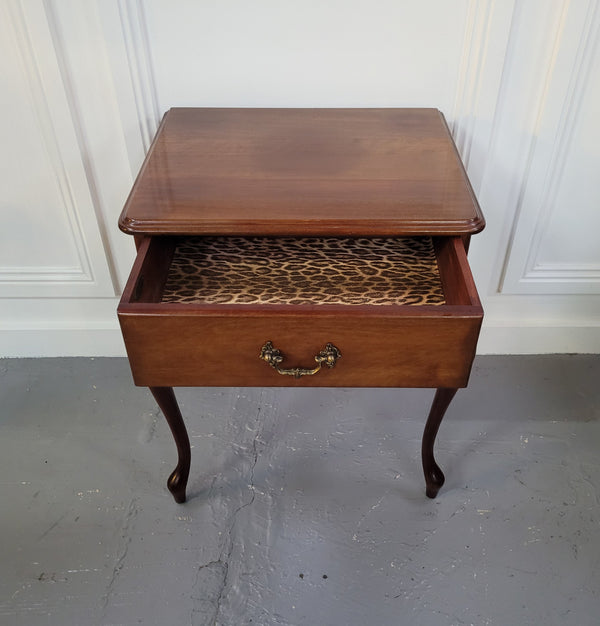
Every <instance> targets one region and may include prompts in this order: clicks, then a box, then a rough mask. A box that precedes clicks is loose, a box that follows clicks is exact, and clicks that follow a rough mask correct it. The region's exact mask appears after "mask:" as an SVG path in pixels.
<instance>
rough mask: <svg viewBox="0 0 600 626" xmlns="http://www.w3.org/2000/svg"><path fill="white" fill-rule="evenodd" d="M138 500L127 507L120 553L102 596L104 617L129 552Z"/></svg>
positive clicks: (135, 499) (132, 501)
mask: <svg viewBox="0 0 600 626" xmlns="http://www.w3.org/2000/svg"><path fill="white" fill-rule="evenodd" d="M137 500H138V499H137V498H136V497H133V498H131V500H130V501H129V505H128V507H127V512H126V514H125V517H124V518H123V524H122V526H121V533H120V534H121V541H122V543H121V546H120V549H119V551H118V552H117V557H116V560H115V563H114V565H113V569H112V573H111V576H110V579H109V581H108V584H107V585H106V591H105V592H104V595H103V596H102V609H101V615H102V616H104V613H105V611H106V609H107V607H108V603H109V600H110V596H111V595H112V592H113V587H114V584H115V582H116V580H117V578H118V577H119V574H120V572H121V570H122V569H123V565H124V563H125V559H126V557H127V552H128V551H129V544H130V543H131V532H130V531H131V528H132V526H133V523H134V521H135V518H136V517H137V514H138V507H137Z"/></svg>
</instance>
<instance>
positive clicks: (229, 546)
mask: <svg viewBox="0 0 600 626" xmlns="http://www.w3.org/2000/svg"><path fill="white" fill-rule="evenodd" d="M261 397H262V396H261ZM260 412H261V411H260V406H259V407H258V411H257V414H256V420H255V426H256V431H255V434H254V438H253V440H252V466H251V467H250V481H249V483H248V488H249V489H250V494H251V495H250V499H249V500H248V502H244V503H243V504H241V505H240V506H238V508H237V509H236V510H235V511H234V512H233V513H232V515H231V517H232V522H231V524H230V525H229V529H228V531H227V537H228V541H227V544H226V550H227V552H226V554H225V555H224V552H225V546H224V547H223V551H222V552H221V555H220V556H219V558H218V560H217V563H220V564H221V565H222V566H223V581H222V583H221V586H220V588H219V593H218V595H217V598H216V601H215V616H214V619H213V621H212V624H211V626H217V624H218V619H219V614H220V612H221V601H222V599H223V596H224V594H225V589H227V584H228V581H229V561H230V559H231V555H232V553H233V548H234V542H233V534H234V529H235V526H236V524H237V521H238V518H239V514H240V511H242V510H243V509H245V508H247V507H249V506H251V505H252V504H253V503H254V499H255V498H256V492H255V487H254V471H255V468H256V465H257V463H258V442H259V439H260V434H261V432H260V425H259V422H260Z"/></svg>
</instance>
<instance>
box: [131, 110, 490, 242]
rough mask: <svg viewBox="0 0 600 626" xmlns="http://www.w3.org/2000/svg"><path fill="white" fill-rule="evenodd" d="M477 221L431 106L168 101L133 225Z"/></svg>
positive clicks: (443, 230)
mask: <svg viewBox="0 0 600 626" xmlns="http://www.w3.org/2000/svg"><path fill="white" fill-rule="evenodd" d="M484 224H485V222H484V219H483V216H482V214H481V210H480V209H479V206H478V204H477V200H476V199H475V196H474V194H473V191H472V189H471V186H470V184H469V181H468V179H467V176H466V174H465V172H464V169H463V166H462V163H461V161H460V158H459V156H458V154H457V151H456V148H455V146H454V143H453V141H452V138H451V136H450V133H449V131H448V127H447V125H446V123H445V120H444V118H443V116H442V114H441V113H440V112H439V111H438V110H437V109H208V108H207V109H203V108H201V109H171V110H170V111H169V112H168V113H167V114H166V115H165V117H164V119H163V122H162V125H161V127H160V130H159V132H158V134H157V138H156V140H155V141H154V143H153V145H152V148H151V150H150V152H149V154H148V157H147V158H146V161H145V162H144V165H143V167H142V170H141V172H140V174H139V176H138V178H137V180H136V182H135V184H134V187H133V189H132V192H131V194H130V196H129V199H128V200H127V203H126V205H125V208H124V210H123V213H122V215H121V218H120V221H119V225H120V227H121V229H122V230H124V231H125V232H127V233H131V234H166V233H170V234H213V235H224V234H234V235H240V234H241V235H249V234H260V235H340V236H342V235H360V236H374V235H406V234H408V235H411V234H439V235H457V234H471V233H476V232H478V231H480V230H481V229H482V228H483V227H484Z"/></svg>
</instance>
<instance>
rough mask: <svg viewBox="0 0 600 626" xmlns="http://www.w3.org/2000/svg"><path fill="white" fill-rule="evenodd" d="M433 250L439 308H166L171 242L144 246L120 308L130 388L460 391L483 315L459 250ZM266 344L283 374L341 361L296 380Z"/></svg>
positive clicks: (446, 243)
mask: <svg viewBox="0 0 600 626" xmlns="http://www.w3.org/2000/svg"><path fill="white" fill-rule="evenodd" d="M169 246H171V248H170V251H169ZM435 250H436V259H437V265H438V266H439V274H440V279H441V283H442V286H443V292H444V297H445V304H443V305H439V306H431V305H425V306H422V305H416V306H412V305H385V306H373V305H361V306H352V305H342V304H338V305H335V306H328V305H306V306H304V305H292V304H290V305H285V304H284V305H281V304H279V305H251V306H249V305H232V304H227V305H219V304H214V303H213V304H179V303H167V302H164V301H163V288H164V284H165V281H166V276H167V273H168V267H169V264H170V263H171V260H172V256H173V246H172V242H169V239H168V238H162V239H156V240H152V241H151V240H146V241H144V242H142V245H141V246H140V250H139V253H138V258H137V259H136V262H135V264H134V268H133V270H132V274H131V277H130V279H129V281H128V283H127V286H126V289H125V291H124V294H123V298H122V300H121V304H120V306H119V320H120V323H121V328H122V331H123V337H124V340H125V345H126V348H127V353H128V356H129V361H130V364H131V368H132V371H133V376H134V380H135V383H136V384H137V385H144V386H170V387H175V386H318V387H340V386H341V387H464V386H466V384H467V382H468V378H469V373H470V369H471V364H472V361H473V358H474V355H475V349H476V345H477V338H478V335H479V329H480V326H481V321H482V318H483V312H482V309H481V305H480V303H479V299H478V297H477V292H476V290H475V286H474V283H473V279H472V277H471V274H470V270H469V266H468V263H467V260H466V254H465V251H464V247H463V243H462V241H461V240H460V239H459V238H454V239H443V240H439V241H437V242H435ZM249 280H251V278H250V279H249ZM267 342H271V344H272V345H273V347H274V348H275V349H278V350H280V351H281V355H282V357H283V360H282V361H281V363H280V364H279V367H280V369H293V368H302V369H304V370H311V369H315V368H316V362H315V355H317V354H318V353H319V352H320V351H321V350H323V348H324V347H325V345H326V344H327V343H331V344H333V345H334V346H335V347H336V348H337V349H338V350H339V352H340V353H341V357H340V358H339V359H338V360H337V362H336V363H335V365H334V366H333V367H331V368H330V367H327V366H323V367H322V368H321V370H320V371H318V372H316V373H315V374H313V375H308V374H306V375H302V376H300V377H295V376H293V375H287V374H282V373H280V372H278V371H277V370H276V369H275V368H274V367H271V366H270V365H269V363H267V362H266V361H265V360H263V359H261V358H260V354H261V348H262V347H263V346H264V345H265V344H266V343H267Z"/></svg>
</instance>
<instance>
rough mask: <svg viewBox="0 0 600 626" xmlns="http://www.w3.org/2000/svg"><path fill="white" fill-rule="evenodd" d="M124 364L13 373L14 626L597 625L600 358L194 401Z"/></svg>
mask: <svg viewBox="0 0 600 626" xmlns="http://www.w3.org/2000/svg"><path fill="white" fill-rule="evenodd" d="M178 397H179V399H180V404H181V405H182V410H183V412H184V415H185V417H186V420H187V424H188V429H189V431H190V435H191V441H192V445H193V450H192V473H191V477H190V485H189V502H188V503H186V504H184V505H177V504H175V503H174V502H173V500H172V499H171V496H170V494H169V493H168V492H167V490H166V487H165V480H166V478H167V476H168V474H169V472H170V471H171V469H172V468H173V467H174V465H175V448H174V445H173V442H172V439H171V436H170V433H169V431H168V428H167V426H166V423H165V422H164V420H163V418H162V416H160V414H159V413H158V411H157V409H156V407H155V405H154V402H153V400H152V398H151V396H150V394H149V393H148V392H147V390H145V389H139V388H135V387H134V386H133V385H132V382H131V377H130V374H129V369H128V364H127V361H126V360H125V359H32V360H2V361H0V469H1V474H0V502H1V503H2V504H1V506H2V512H1V514H0V523H1V528H0V530H1V535H0V537H1V544H0V624H2V625H11V626H12V625H24V624H26V625H36V624H52V625H54V624H60V625H70V624H77V625H79V624H82V625H83V624H102V625H105V624H160V625H164V626H170V625H179V624H194V625H209V624H210V625H217V624H219V625H246V624H252V625H258V626H262V625H270V624H281V625H300V624H302V625H304V624H307V625H315V626H329V625H331V626H333V625H336V626H337V625H360V626H364V625H369V626H376V625H396V624H411V625H413V624H415V625H447V624H475V625H483V624H485V625H498V626H511V625H519V626H524V625H528V624H532V625H533V624H535V625H539V624H544V625H545V626H547V625H551V624H557V625H559V624H560V625H561V626H562V625H571V624H572V625H577V626H584V625H586V624H598V623H600V617H598V616H599V615H600V596H599V594H600V535H599V532H598V531H599V521H600V506H599V504H600V502H599V498H600V496H599V494H600V476H599V471H598V470H599V465H600V457H599V444H600V357H597V356H542V357H481V358H478V359H477V361H476V365H475V368H474V371H473V375H472V378H471V384H470V386H469V388H468V389H466V390H461V391H460V392H459V394H458V395H457V397H456V398H455V400H454V402H453V404H452V405H451V406H450V409H449V411H448V414H447V416H446V419H445V420H444V422H443V424H442V427H441V430H440V434H439V437H438V446H437V458H438V462H439V463H440V465H441V466H442V467H443V468H444V471H445V473H446V485H445V486H444V488H443V489H442V491H441V492H440V494H439V496H438V498H436V499H435V500H429V499H427V498H426V497H425V495H424V482H423V478H422V474H421V467H420V439H421V433H422V428H423V424H424V418H425V415H426V414H427V411H428V407H429V403H430V400H431V398H432V391H431V390H403V389H399V390H394V389H383V390H366V389H365V390H356V389H353V390H345V389H332V390H329V389H323V390H309V389H279V390H276V389H181V390H178Z"/></svg>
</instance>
